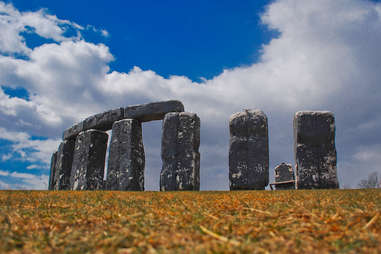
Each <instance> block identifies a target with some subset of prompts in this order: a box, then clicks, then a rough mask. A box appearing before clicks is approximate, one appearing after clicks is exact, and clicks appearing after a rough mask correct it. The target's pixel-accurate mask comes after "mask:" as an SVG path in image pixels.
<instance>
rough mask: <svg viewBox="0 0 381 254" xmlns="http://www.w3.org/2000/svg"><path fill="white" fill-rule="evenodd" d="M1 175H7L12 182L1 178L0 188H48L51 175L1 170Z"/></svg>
mask: <svg viewBox="0 0 381 254" xmlns="http://www.w3.org/2000/svg"><path fill="white" fill-rule="evenodd" d="M0 177H7V178H8V179H10V181H9V182H10V183H8V182H4V181H1V180H0V190H2V189H27V190H42V189H46V188H47V183H48V179H49V177H48V176H47V175H40V176H37V175H34V174H27V173H18V172H15V171H14V172H10V171H4V170H0Z"/></svg>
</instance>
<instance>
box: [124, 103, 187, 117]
mask: <svg viewBox="0 0 381 254" xmlns="http://www.w3.org/2000/svg"><path fill="white" fill-rule="evenodd" d="M169 112H184V105H183V104H182V103H181V102H180V101H176V100H171V101H161V102H153V103H147V104H142V105H134V106H129V107H126V108H124V118H131V119H137V120H139V121H140V122H148V121H153V120H162V119H164V116H165V114H167V113H169Z"/></svg>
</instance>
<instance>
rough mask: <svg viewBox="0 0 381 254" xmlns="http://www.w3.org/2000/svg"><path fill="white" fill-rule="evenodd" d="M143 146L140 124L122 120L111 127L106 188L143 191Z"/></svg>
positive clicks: (130, 120)
mask: <svg viewBox="0 0 381 254" xmlns="http://www.w3.org/2000/svg"><path fill="white" fill-rule="evenodd" d="M144 164H145V157H144V146H143V139H142V126H141V123H140V122H139V121H137V120H133V119H124V120H120V121H117V122H115V123H114V125H113V126H112V137H111V143H110V152H109V158H108V171H107V182H106V188H107V189H108V190H131V191H143V190H144Z"/></svg>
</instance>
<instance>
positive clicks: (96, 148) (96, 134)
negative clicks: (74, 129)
mask: <svg viewBox="0 0 381 254" xmlns="http://www.w3.org/2000/svg"><path fill="white" fill-rule="evenodd" d="M107 140H108V135H107V133H105V132H102V131H98V130H87V131H84V132H81V133H79V134H78V136H77V139H76V141H75V150H74V159H73V166H72V168H71V178H70V186H71V189H73V190H101V189H103V187H104V184H103V175H104V167H105V157H106V150H107Z"/></svg>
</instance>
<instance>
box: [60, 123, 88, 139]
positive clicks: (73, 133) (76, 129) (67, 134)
mask: <svg viewBox="0 0 381 254" xmlns="http://www.w3.org/2000/svg"><path fill="white" fill-rule="evenodd" d="M81 131H83V122H80V123H76V124H75V125H73V126H72V127H70V128H69V129H67V130H65V131H64V132H63V134H62V139H63V140H68V139H73V140H75V139H76V138H77V135H78V133H80V132H81Z"/></svg>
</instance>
